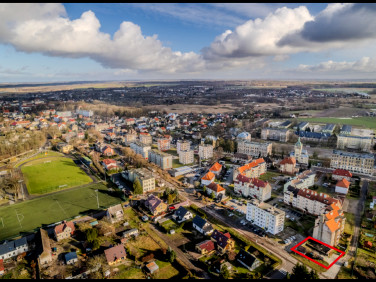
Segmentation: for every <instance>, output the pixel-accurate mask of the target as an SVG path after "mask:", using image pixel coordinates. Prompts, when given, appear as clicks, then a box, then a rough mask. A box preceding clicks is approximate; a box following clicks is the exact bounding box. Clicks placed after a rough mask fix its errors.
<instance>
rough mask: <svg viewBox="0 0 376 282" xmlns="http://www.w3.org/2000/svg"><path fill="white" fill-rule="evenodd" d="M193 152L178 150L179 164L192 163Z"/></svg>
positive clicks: (193, 159)
mask: <svg viewBox="0 0 376 282" xmlns="http://www.w3.org/2000/svg"><path fill="white" fill-rule="evenodd" d="M194 161H195V158H194V152H193V150H187V151H180V152H179V163H181V164H192V163H194Z"/></svg>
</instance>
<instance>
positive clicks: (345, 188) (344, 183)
mask: <svg viewBox="0 0 376 282" xmlns="http://www.w3.org/2000/svg"><path fill="white" fill-rule="evenodd" d="M349 188H350V182H349V181H348V180H347V179H346V178H343V179H342V180H340V181H338V182H337V184H336V190H335V191H336V193H340V194H345V195H347V193H348V192H349Z"/></svg>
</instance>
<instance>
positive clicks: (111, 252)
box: [104, 245, 127, 265]
mask: <svg viewBox="0 0 376 282" xmlns="http://www.w3.org/2000/svg"><path fill="white" fill-rule="evenodd" d="M104 254H105V255H106V260H107V263H108V264H109V265H114V264H117V263H119V262H122V261H124V260H125V259H126V258H127V254H126V252H125V249H124V246H123V245H117V246H115V247H112V248H109V249H107V250H105V251H104Z"/></svg>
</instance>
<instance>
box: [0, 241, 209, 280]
mask: <svg viewBox="0 0 376 282" xmlns="http://www.w3.org/2000/svg"><path fill="white" fill-rule="evenodd" d="M208 241H210V240H208ZM210 242H211V241H210ZM212 243H213V242H212ZM213 248H214V243H213ZM4 273H5V268H4V262H3V260H2V259H0V276H1V275H4Z"/></svg>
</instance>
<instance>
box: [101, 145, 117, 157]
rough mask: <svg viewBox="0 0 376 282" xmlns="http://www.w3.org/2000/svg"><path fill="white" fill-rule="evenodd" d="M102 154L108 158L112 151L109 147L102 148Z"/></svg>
mask: <svg viewBox="0 0 376 282" xmlns="http://www.w3.org/2000/svg"><path fill="white" fill-rule="evenodd" d="M102 154H103V155H105V156H107V157H110V156H112V155H113V154H114V149H112V148H111V147H109V146H104V147H103V148H102Z"/></svg>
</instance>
